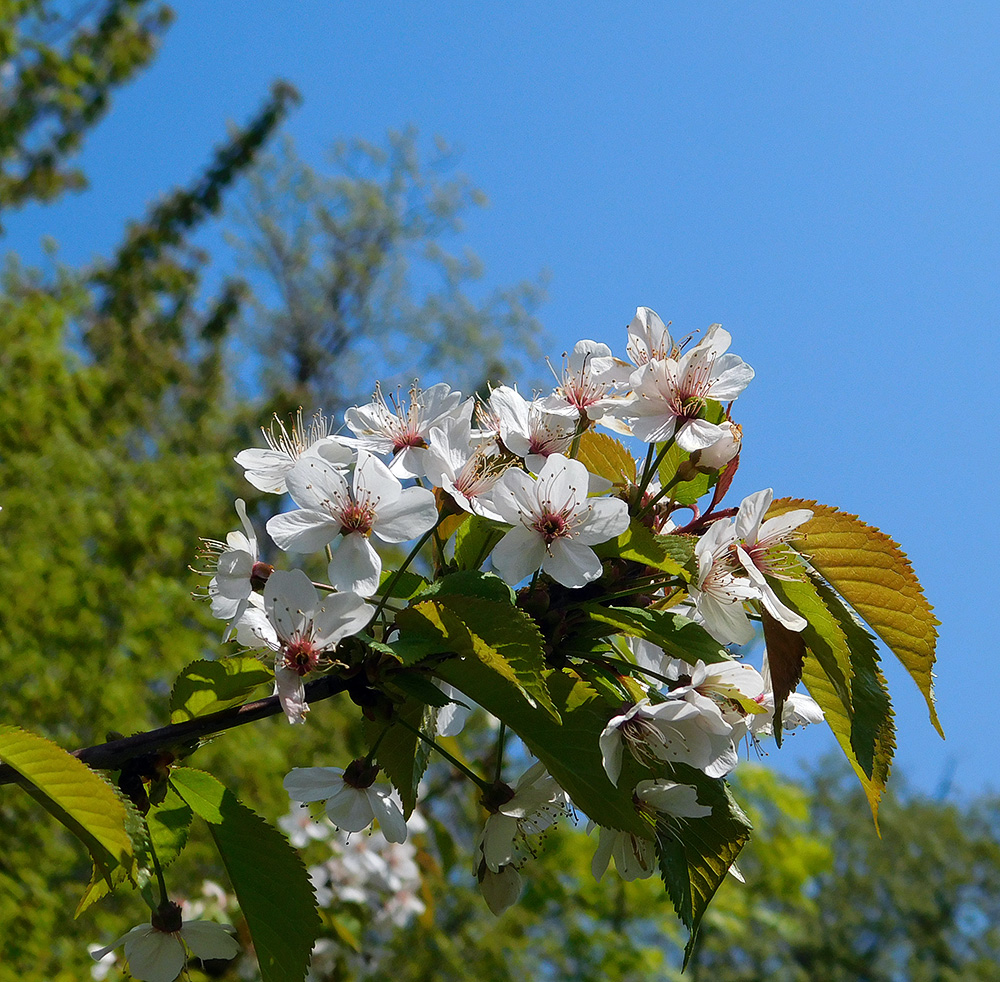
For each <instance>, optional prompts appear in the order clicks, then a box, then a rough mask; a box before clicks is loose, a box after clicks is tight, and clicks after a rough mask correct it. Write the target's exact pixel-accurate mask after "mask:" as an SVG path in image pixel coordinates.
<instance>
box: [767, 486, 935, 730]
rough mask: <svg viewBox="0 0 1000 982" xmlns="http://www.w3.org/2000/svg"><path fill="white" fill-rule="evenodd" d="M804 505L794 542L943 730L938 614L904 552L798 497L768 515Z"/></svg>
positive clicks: (875, 532)
mask: <svg viewBox="0 0 1000 982" xmlns="http://www.w3.org/2000/svg"><path fill="white" fill-rule="evenodd" d="M797 508H809V509H811V510H812V512H813V517H812V518H811V519H810V520H809V521H808V522H806V523H805V524H803V525H801V526H799V528H798V529H797V530H796V533H795V538H794V539H793V540H792V544H793V545H794V547H795V548H796V549H797V550H798V551H799V552H801V553H802V554H803V555H805V556H806V557H808V559H809V561H810V563H811V564H812V566H813V567H814V568H815V569H816V570H817V571H818V572H819V573H820V574H822V576H823V578H824V579H825V580H826V581H827V582H828V583H829V584H830V585H831V586H832V587H833V588H834V589H835V590H836V591H837V592H838V593H839V594H840V595H841V596H842V597H843V598H844V600H846V601H847V602H848V603H849V604H850V605H851V606H852V607H853V608H854V609H855V610H856V611H857V612H858V613H859V614H860V615H861V616H862V617H863V618H864V620H865V621H866V622H867V623H868V624H869V626H870V627H871V628H872V630H874V631H875V633H876V634H877V635H878V636H879V637H880V638H881V639H882V640H883V641H884V642H885V643H886V645H887V646H888V648H889V650H890V651H892V652H893V654H895V655H896V657H897V658H898V659H899V660H900V662H901V663H902V665H903V667H904V668H905V669H906V670H907V671H908V672H909V673H910V676H911V677H912V678H913V680H914V681H915V682H916V683H917V686H918V688H919V689H920V692H921V693H922V694H923V696H924V699H925V700H926V702H927V709H928V712H929V714H930V719H931V723H932V724H933V725H934V727H935V729H936V730H937V731H938V733H940V734H941V736H944V731H943V730H942V729H941V723H940V722H939V720H938V717H937V711H936V710H935V708H934V693H933V677H934V676H933V669H934V659H935V645H936V642H937V629H936V626H937V624H938V623H940V622H939V621H938V619H937V618H936V617H935V616H934V614H933V608H932V607H931V605H930V604H929V603H928V602H927V598H926V597H925V596H924V592H923V589H922V588H921V586H920V581H919V580H918V579H917V577H916V575H915V574H914V572H913V567H912V566H911V565H910V561H909V559H907V557H906V554H905V553H904V552H903V551H902V549H900V548H899V546H898V545H897V544H896V543H895V542H894V541H893V540H892V539H890V538H889V536H887V535H885V533H883V532H880V531H879V530H878V529H877V528H873V527H872V526H871V525H867V524H865V523H864V522H862V521H860V520H859V519H858V518H857V516H855V515H849V514H847V513H845V512H841V511H838V510H837V509H836V508H831V507H830V506H829V505H820V504H817V503H816V502H815V501H803V500H801V499H799V498H780V499H778V500H776V501H774V502H773V503H772V504H771V507H770V509H769V510H768V513H767V514H768V517H774V516H776V515H781V514H784V513H785V512H788V511H792V510H794V509H797Z"/></svg>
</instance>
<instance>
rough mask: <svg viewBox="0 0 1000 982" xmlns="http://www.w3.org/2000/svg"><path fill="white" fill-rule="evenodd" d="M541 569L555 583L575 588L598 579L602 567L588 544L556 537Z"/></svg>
mask: <svg viewBox="0 0 1000 982" xmlns="http://www.w3.org/2000/svg"><path fill="white" fill-rule="evenodd" d="M542 569H543V570H545V572H546V573H548V574H549V576H551V577H552V579H554V580H555V581H556V583H561V584H562V585H563V586H566V587H570V588H571V589H576V588H579V587H583V586H586V585H587V584H588V583H592V582H593V581H594V580H596V579H599V578H600V576H601V573H602V572H603V569H604V568H603V567H602V566H601V561H600V560H599V559H598V558H597V553H595V552H594V550H593V549H591V548H590V546H585V545H583V543H581V542H577V541H574V540H570V539H556V540H555V541H554V542H553V543H552V544H551V545H550V546H549V549H548V553H547V555H546V556H545V558H544V560H543V561H542Z"/></svg>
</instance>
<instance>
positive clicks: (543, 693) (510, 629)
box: [396, 596, 559, 720]
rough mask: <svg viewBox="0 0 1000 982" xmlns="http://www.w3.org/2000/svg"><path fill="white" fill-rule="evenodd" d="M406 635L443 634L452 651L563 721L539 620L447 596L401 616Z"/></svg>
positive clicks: (488, 603) (491, 604) (479, 601)
mask: <svg viewBox="0 0 1000 982" xmlns="http://www.w3.org/2000/svg"><path fill="white" fill-rule="evenodd" d="M396 625H397V626H398V627H399V629H400V631H401V632H403V633H404V636H405V633H406V632H412V633H414V634H416V635H417V636H419V637H430V638H435V639H437V638H440V643H441V644H442V645H443V646H444V645H446V646H447V650H448V651H452V652H454V653H455V654H457V655H462V656H464V657H465V658H467V659H476V660H478V661H480V662H482V663H483V664H484V665H485V666H487V667H488V668H489V670H490V671H491V673H492V674H493V675H494V676H495V677H497V678H500V679H506V680H507V681H508V682H511V683H513V684H514V685H515V686H516V687H517V688H518V689H519V690H520V691H521V692H522V693H523V694H524V695H525V697H526V698H527V699H529V700H530V701H532V702H535V703H537V704H538V705H539V706H541V707H542V708H543V709H545V711H546V712H548V713H549V714H550V715H552V716H553V717H554V718H555V719H557V720H558V718H559V714H558V711H557V710H556V708H555V706H554V705H553V704H552V700H551V698H550V696H549V693H548V690H547V688H546V686H545V680H544V677H543V674H542V673H543V671H544V669H545V653H544V647H543V645H544V642H543V639H542V636H541V634H539V632H538V628H537V627H536V625H535V622H534V621H533V620H532V619H531V618H530V617H528V616H527V615H526V614H524V613H523V612H522V611H520V610H518V609H517V608H516V607H510V606H508V605H507V604H505V603H496V602H495V601H492V600H482V599H480V598H478V597H465V596H444V597H439V598H437V599H435V600H426V601H423V602H421V603H419V604H417V605H416V606H413V607H408V608H407V609H406V610H404V611H401V612H400V613H399V615H398V616H397V617H396Z"/></svg>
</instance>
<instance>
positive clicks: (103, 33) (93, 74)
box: [0, 0, 173, 228]
mask: <svg viewBox="0 0 1000 982" xmlns="http://www.w3.org/2000/svg"><path fill="white" fill-rule="evenodd" d="M172 20H173V12H172V11H171V9H170V8H169V7H168V6H167V5H166V4H164V3H160V2H158V0H100V2H93V0H75V2H71V3H62V2H57V0H4V3H3V4H0V220H2V216H3V210H4V209H12V208H19V207H21V206H22V205H24V204H26V203H27V202H29V201H51V200H52V199H54V198H57V197H58V196H59V195H61V194H62V193H63V192H65V191H68V190H72V191H78V190H80V189H82V188H84V187H86V178H85V177H84V174H83V172H82V171H81V170H80V169H79V168H78V167H75V166H72V165H71V164H70V163H69V157H71V156H72V155H73V154H74V153H75V152H76V151H78V150H79V149H80V146H81V144H82V142H83V139H84V137H85V136H86V134H87V131H88V130H89V129H90V128H91V127H93V126H94V125H95V124H96V123H97V122H99V121H100V119H101V118H102V117H103V115H104V114H105V112H107V110H108V108H109V107H110V105H111V96H112V94H113V93H114V91H115V90H116V89H117V88H119V87H120V86H122V85H125V84H127V83H128V82H129V81H130V80H131V79H132V78H133V77H134V76H135V75H136V74H137V73H138V72H140V71H141V70H142V69H143V68H145V67H146V66H147V65H148V64H149V62H150V61H152V59H153V58H154V57H155V55H156V49H157V46H158V44H159V41H160V39H161V37H162V35H163V32H164V31H165V30H166V29H167V27H169V25H170V22H171V21H172ZM0 228H2V226H0Z"/></svg>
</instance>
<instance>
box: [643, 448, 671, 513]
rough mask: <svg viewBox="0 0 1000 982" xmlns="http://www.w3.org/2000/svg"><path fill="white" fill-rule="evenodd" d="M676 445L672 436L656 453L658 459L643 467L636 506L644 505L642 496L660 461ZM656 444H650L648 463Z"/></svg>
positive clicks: (647, 456)
mask: <svg viewBox="0 0 1000 982" xmlns="http://www.w3.org/2000/svg"><path fill="white" fill-rule="evenodd" d="M673 445H674V438H673V437H671V438H670V439H669V440H667V441H666V442H665V443H664V444H663V448H662V449H661V450H660V452H659V453H658V454H657V455H656V459H655V460H654V461H653V462H652V464H651V465H649V466H647V467H643V469H642V480H640V481H639V487H638V488H637V489H636V496H635V502H634V503H633V505H634V507H636V508H639V507H641V505H642V496H643V495H644V494H645V493H646V488H648V487H649V482H650V481H652V480H653V475H654V474H655V473H656V470H657V468H658V467H659V466H660V462H661V461H662V460H663V458H664V457H665V456H666V455H667V451H668V450H669V449H670V448H671V447H672V446H673ZM654 446H655V444H652V443H651V444H650V445H649V452H648V453H647V455H646V463H647V464H649V458H650V457H651V456H652V453H653V447H654Z"/></svg>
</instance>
